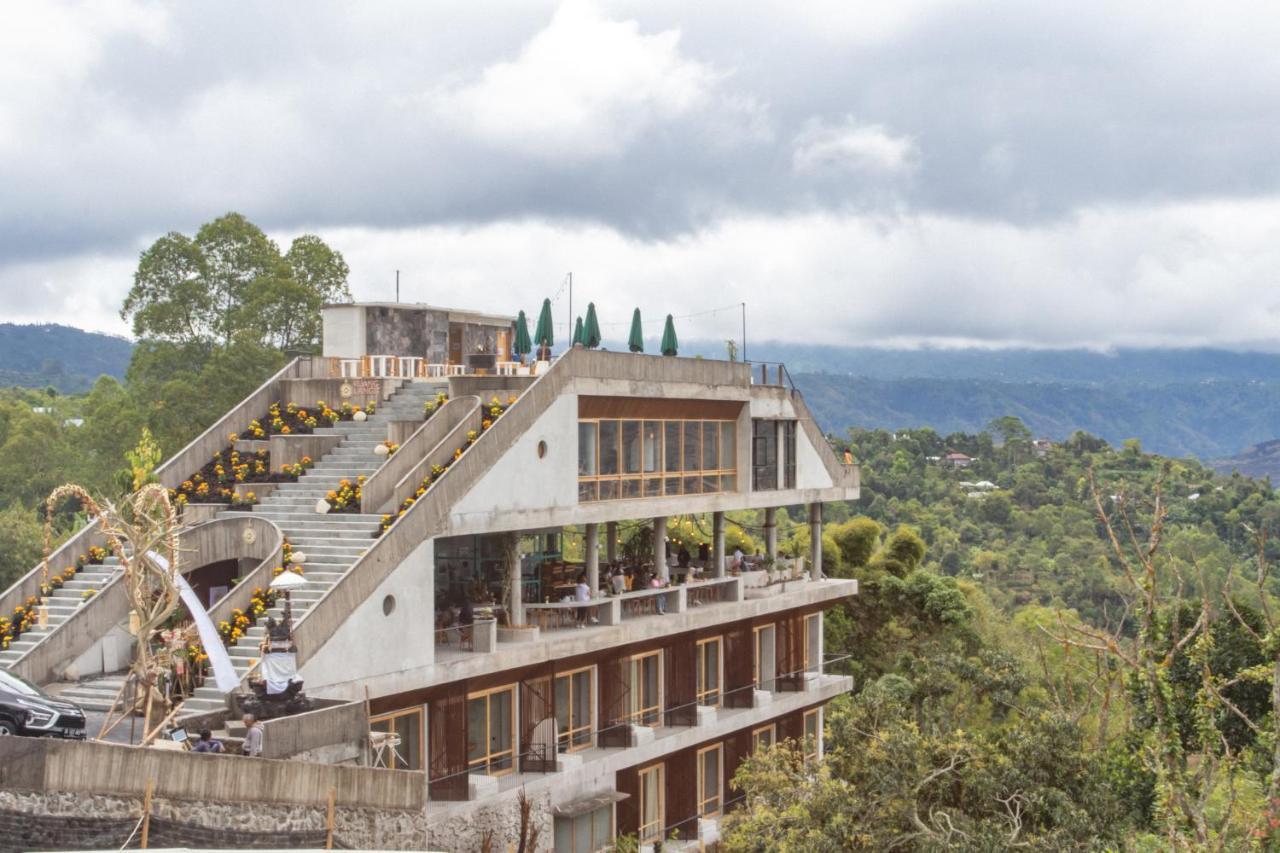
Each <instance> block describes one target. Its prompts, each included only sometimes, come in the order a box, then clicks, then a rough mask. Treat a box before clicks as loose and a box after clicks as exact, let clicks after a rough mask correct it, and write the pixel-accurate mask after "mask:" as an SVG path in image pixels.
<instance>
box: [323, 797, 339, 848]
mask: <svg viewBox="0 0 1280 853" xmlns="http://www.w3.org/2000/svg"><path fill="white" fill-rule="evenodd" d="M337 796H338V789H337V788H330V789H329V816H328V818H327V819H326V820H325V837H324V849H325V850H332V849H333V809H334V805H335V803H334V800H336V799H337Z"/></svg>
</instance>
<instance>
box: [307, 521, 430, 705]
mask: <svg viewBox="0 0 1280 853" xmlns="http://www.w3.org/2000/svg"><path fill="white" fill-rule="evenodd" d="M387 596H391V597H392V598H393V599H394V601H395V607H394V609H393V610H392V612H391V613H390V614H386V613H384V612H383V602H384V600H385V599H386V597H387ZM304 624H305V620H304ZM434 626H435V541H434V540H432V539H428V540H427V541H425V542H423V543H421V544H420V545H418V546H417V547H416V548H415V549H414V550H413V551H412V552H411V553H410V554H409V555H408V556H407V557H406V558H405V559H404V560H403V561H401V562H400V565H399V566H398V567H397V568H396V569H395V570H394V571H393V572H392V573H391V575H390V576H389V577H387V579H386V580H384V581H382V583H380V584H378V586H377V587H376V588H375V589H374V591H373V594H372V595H370V596H368V597H367V598H366V599H364V601H362V602H361V603H360V604H359V605H358V606H357V607H355V609H354V610H353V611H352V612H351V613H350V614H349V615H348V616H347V618H346V619H345V620H344V621H343V622H342V624H341V625H340V626H339V627H338V629H337V630H336V631H335V632H334V633H333V635H332V636H331V637H329V639H328V642H326V643H325V644H324V645H323V646H321V647H320V648H319V650H318V651H317V652H316V653H315V654H314V655H312V656H311V657H310V658H308V659H307V660H306V662H305V663H304V664H303V665H302V667H301V670H300V672H299V674H300V675H301V676H302V679H303V681H305V682H306V686H307V690H308V692H316V693H317V695H321V694H322V693H323V691H324V688H333V687H336V686H344V685H345V686H347V687H348V688H349V689H347V690H346V691H345V693H346V698H351V699H356V698H360V697H359V695H358V694H359V690H358V689H356V688H357V687H358V686H359V684H360V683H361V682H363V681H364V680H365V679H368V678H376V677H383V678H390V679H391V680H392V681H396V682H403V683H405V684H416V683H419V682H420V681H421V677H422V672H423V671H424V670H425V669H426V668H428V667H430V666H431V665H432V664H433V663H434V662H435V634H434ZM299 645H301V644H299ZM353 694H355V695H353ZM324 695H340V692H339V693H335V692H334V691H333V690H330V691H329V692H328V693H327V694H324Z"/></svg>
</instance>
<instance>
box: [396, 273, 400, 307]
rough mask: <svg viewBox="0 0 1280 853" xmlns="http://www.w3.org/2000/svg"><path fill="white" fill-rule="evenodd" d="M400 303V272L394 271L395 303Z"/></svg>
mask: <svg viewBox="0 0 1280 853" xmlns="http://www.w3.org/2000/svg"><path fill="white" fill-rule="evenodd" d="M399 301H400V270H396V302H399Z"/></svg>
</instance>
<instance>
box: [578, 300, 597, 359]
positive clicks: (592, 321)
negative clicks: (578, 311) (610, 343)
mask: <svg viewBox="0 0 1280 853" xmlns="http://www.w3.org/2000/svg"><path fill="white" fill-rule="evenodd" d="M582 345H583V346H584V347H586V348H587V349H595V348H596V347H598V346H600V321H599V320H597V319H596V304H595V303H594V302H588V303H587V322H586V324H585V325H583V327H582Z"/></svg>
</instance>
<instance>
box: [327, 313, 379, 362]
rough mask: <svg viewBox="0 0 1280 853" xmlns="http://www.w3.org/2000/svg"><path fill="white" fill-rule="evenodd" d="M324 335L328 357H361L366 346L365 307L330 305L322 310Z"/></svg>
mask: <svg viewBox="0 0 1280 853" xmlns="http://www.w3.org/2000/svg"><path fill="white" fill-rule="evenodd" d="M320 317H321V320H322V322H323V330H322V336H323V339H324V348H323V350H322V352H323V354H324V356H325V357H326V358H359V357H360V356H362V355H364V354H365V352H367V350H366V349H365V346H364V307H363V306H361V305H329V306H326V307H325V308H324V309H323V310H322V311H321V312H320Z"/></svg>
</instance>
